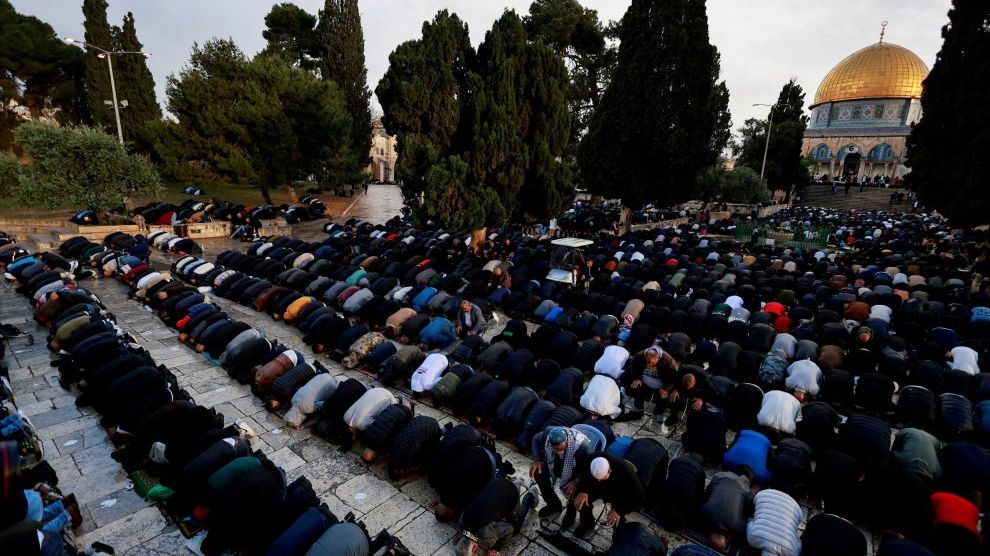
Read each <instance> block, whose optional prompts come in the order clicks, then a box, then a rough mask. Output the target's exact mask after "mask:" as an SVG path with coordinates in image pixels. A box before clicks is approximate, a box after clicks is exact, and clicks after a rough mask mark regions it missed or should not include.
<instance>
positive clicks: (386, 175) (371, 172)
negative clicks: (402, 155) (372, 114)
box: [365, 118, 399, 183]
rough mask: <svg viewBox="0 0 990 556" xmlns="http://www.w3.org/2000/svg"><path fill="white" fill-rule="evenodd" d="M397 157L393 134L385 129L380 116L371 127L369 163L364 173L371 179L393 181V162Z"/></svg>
mask: <svg viewBox="0 0 990 556" xmlns="http://www.w3.org/2000/svg"><path fill="white" fill-rule="evenodd" d="M398 159H399V154H398V152H397V151H396V150H395V136H394V135H389V134H388V133H387V132H386V131H385V126H384V125H382V120H381V118H379V119H376V120H375V121H374V123H373V124H372V127H371V163H370V164H368V167H367V168H365V173H367V174H368V176H370V178H371V179H373V180H381V181H383V182H387V183H391V182H394V181H395V162H396V161H397V160H398Z"/></svg>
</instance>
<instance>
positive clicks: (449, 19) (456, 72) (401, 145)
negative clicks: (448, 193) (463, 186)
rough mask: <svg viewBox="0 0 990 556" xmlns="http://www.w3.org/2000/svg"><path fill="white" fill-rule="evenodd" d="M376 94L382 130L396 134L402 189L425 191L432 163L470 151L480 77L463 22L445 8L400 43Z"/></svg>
mask: <svg viewBox="0 0 990 556" xmlns="http://www.w3.org/2000/svg"><path fill="white" fill-rule="evenodd" d="M388 59H389V67H388V70H387V71H386V72H385V75H384V76H383V77H382V79H381V81H379V82H378V87H377V88H376V89H375V93H376V94H377V95H378V100H379V102H381V105H382V109H383V111H384V116H383V120H382V121H383V123H384V125H385V129H387V130H388V131H389V132H390V133H394V134H396V135H397V136H398V151H399V160H398V163H397V166H396V175H397V176H398V177H399V178H401V179H402V180H403V185H404V193H405V194H406V195H415V194H416V193H418V192H420V191H424V190H425V186H426V174H427V172H428V171H429V169H430V165H431V164H433V163H435V162H436V161H437V160H439V159H440V158H441V157H445V156H450V155H454V154H457V155H460V154H462V153H464V152H465V151H467V150H468V143H469V139H470V132H471V118H472V116H473V110H474V109H473V99H474V90H475V88H476V87H477V86H478V83H477V81H478V78H477V76H476V75H473V74H471V73H470V71H469V68H470V67H471V66H473V65H474V59H475V52H474V48H472V47H471V38H470V36H469V35H468V28H467V25H466V24H465V23H464V22H463V21H461V20H460V18H458V17H457V16H456V15H452V14H450V13H449V12H447V11H446V10H443V11H441V12H439V13H438V14H437V15H436V17H434V18H433V21H431V22H426V23H424V24H423V36H422V38H421V39H418V40H412V41H406V42H404V43H402V44H400V45H399V46H398V47H397V48H396V49H395V50H394V51H393V52H392V53H391V54H390V55H389V58H388Z"/></svg>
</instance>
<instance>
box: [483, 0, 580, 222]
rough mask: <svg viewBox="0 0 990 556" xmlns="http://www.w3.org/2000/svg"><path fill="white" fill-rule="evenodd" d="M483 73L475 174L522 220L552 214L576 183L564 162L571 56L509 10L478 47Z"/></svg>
mask: <svg viewBox="0 0 990 556" xmlns="http://www.w3.org/2000/svg"><path fill="white" fill-rule="evenodd" d="M477 73H478V74H479V75H481V76H482V78H481V87H480V88H479V89H478V91H477V93H476V96H475V106H474V107H475V116H474V133H473V138H472V141H471V156H470V160H471V169H472V173H471V174H472V179H473V180H474V181H475V182H476V183H479V184H481V185H483V186H484V187H488V188H490V189H492V190H494V191H495V193H496V194H497V195H498V198H499V199H501V202H502V205H503V206H504V207H505V209H506V211H507V212H508V213H509V215H510V216H511V217H512V218H514V219H515V220H526V219H527V217H535V218H538V219H541V220H542V219H547V218H550V217H551V216H553V215H555V214H557V213H558V212H559V211H560V209H561V208H562V206H563V201H562V199H563V197H564V196H565V195H566V194H567V192H568V191H569V189H570V180H569V177H570V176H569V173H568V172H566V170H564V169H563V168H561V163H560V162H559V161H558V157H560V156H562V155H563V154H564V150H565V149H566V147H567V142H568V138H569V125H570V122H569V117H568V110H567V98H566V91H567V70H566V69H565V68H564V64H563V61H562V60H561V58H560V57H559V56H557V55H556V54H554V52H553V51H552V50H550V48H549V47H547V46H545V45H543V44H539V43H529V42H527V40H526V31H525V29H524V28H523V25H522V20H521V19H520V18H519V16H517V15H516V14H515V12H511V11H507V12H505V13H504V14H503V15H502V17H501V18H500V19H498V20H497V21H496V22H495V24H494V26H493V27H492V29H491V31H489V32H488V33H487V34H486V35H485V41H484V42H483V43H482V44H481V46H480V47H479V49H478V64H477Z"/></svg>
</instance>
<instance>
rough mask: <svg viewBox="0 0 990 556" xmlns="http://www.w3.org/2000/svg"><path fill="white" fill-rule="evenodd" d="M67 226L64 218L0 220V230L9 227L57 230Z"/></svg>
mask: <svg viewBox="0 0 990 556" xmlns="http://www.w3.org/2000/svg"><path fill="white" fill-rule="evenodd" d="M66 224H68V221H66V220H65V219H64V218H0V229H3V228H7V227H11V226H35V227H40V228H58V227H63V226H65V225H66Z"/></svg>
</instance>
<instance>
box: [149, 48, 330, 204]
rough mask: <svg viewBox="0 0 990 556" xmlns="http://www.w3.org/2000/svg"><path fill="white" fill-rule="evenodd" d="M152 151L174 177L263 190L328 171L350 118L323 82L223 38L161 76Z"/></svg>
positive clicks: (194, 53)
mask: <svg viewBox="0 0 990 556" xmlns="http://www.w3.org/2000/svg"><path fill="white" fill-rule="evenodd" d="M167 95H168V109H169V111H170V112H171V113H172V115H173V116H174V117H175V118H176V121H175V122H169V123H161V124H159V129H158V130H157V132H156V133H155V134H154V136H155V137H156V144H155V150H156V152H157V153H158V155H159V156H160V157H161V159H162V160H163V161H164V162H165V166H166V169H167V171H168V173H169V174H170V175H172V176H174V177H176V178H180V179H183V178H203V179H211V180H217V181H223V182H228V183H244V184H254V185H258V186H260V187H262V192H263V193H264V194H265V195H267V194H268V190H269V189H270V188H272V187H277V186H283V185H284V186H288V185H290V184H291V183H292V182H294V181H297V180H304V179H308V178H310V177H315V178H321V177H326V176H327V175H333V174H334V173H335V165H339V164H342V162H341V159H340V155H341V153H343V152H346V150H347V144H348V138H349V134H350V118H349V117H348V115H347V112H346V110H345V109H344V101H343V98H342V95H341V94H340V92H339V91H338V90H337V88H336V86H335V85H334V84H333V82H331V81H323V80H321V79H319V78H318V77H316V76H315V75H313V74H311V73H308V72H306V71H303V70H302V69H299V68H296V67H290V66H289V65H287V64H285V63H284V60H282V59H281V58H278V57H274V56H267V55H263V54H262V55H258V56H256V57H255V58H254V59H250V60H249V59H248V58H247V57H246V56H245V55H244V54H243V53H242V52H241V51H240V50H239V49H238V48H237V46H236V45H235V44H234V43H233V42H232V41H230V40H216V39H215V40H211V41H209V42H207V43H206V44H204V45H203V46H202V47H200V46H198V45H196V46H194V47H193V52H192V56H191V58H190V62H189V65H188V66H186V67H185V68H184V69H183V70H182V71H181V72H180V73H179V74H178V75H177V76H176V75H173V76H171V77H169V80H168V87H167Z"/></svg>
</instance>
